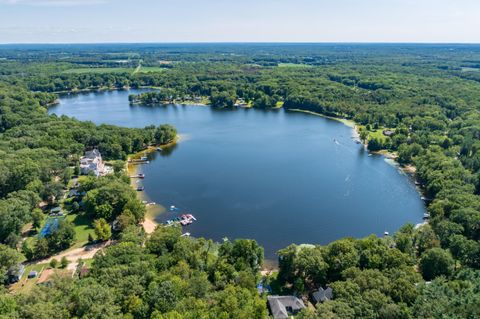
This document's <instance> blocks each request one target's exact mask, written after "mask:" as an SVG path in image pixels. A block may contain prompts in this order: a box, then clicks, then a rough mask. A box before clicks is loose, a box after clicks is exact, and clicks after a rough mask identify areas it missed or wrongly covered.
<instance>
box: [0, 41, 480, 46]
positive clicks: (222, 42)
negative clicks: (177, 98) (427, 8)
mask: <svg viewBox="0 0 480 319" xmlns="http://www.w3.org/2000/svg"><path fill="white" fill-rule="evenodd" d="M113 44H117V45H118V44H121V45H139V44H397V45H401V44H403V45H405V44H418V45H422V44H430V45H480V42H436V41H412V42H408V41H391V42H390V41H164V42H161V41H145V42H128V41H126V42H123V41H104V42H0V46H7V45H19V46H20V45H113Z"/></svg>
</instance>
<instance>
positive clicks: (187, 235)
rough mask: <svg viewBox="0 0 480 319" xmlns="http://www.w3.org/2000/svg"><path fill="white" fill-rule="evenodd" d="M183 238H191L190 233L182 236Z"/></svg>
mask: <svg viewBox="0 0 480 319" xmlns="http://www.w3.org/2000/svg"><path fill="white" fill-rule="evenodd" d="M181 237H190V233H188V232H187V233H185V234H182V236H181Z"/></svg>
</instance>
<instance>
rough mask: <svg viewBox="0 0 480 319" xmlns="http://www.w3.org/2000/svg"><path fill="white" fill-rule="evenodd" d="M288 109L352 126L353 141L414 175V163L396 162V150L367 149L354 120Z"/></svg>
mask: <svg viewBox="0 0 480 319" xmlns="http://www.w3.org/2000/svg"><path fill="white" fill-rule="evenodd" d="M288 111H292V112H300V113H305V114H310V115H314V116H319V117H323V118H326V119H329V120H333V121H337V122H340V123H343V124H344V125H346V126H348V127H350V128H352V138H353V139H354V140H355V141H359V142H360V143H361V144H362V145H363V147H364V148H365V150H367V152H368V153H370V154H374V155H381V156H384V157H385V158H387V159H390V160H393V161H394V162H395V163H396V165H397V166H398V169H399V170H401V171H402V172H404V173H406V174H410V175H415V173H416V172H417V168H416V167H415V166H414V165H411V164H410V165H402V164H400V163H398V162H397V158H398V155H397V153H396V152H390V151H388V150H386V149H384V150H379V151H369V150H368V149H367V146H368V142H365V143H363V142H362V141H361V140H360V131H359V129H358V124H357V123H355V121H353V120H348V119H345V118H341V117H334V116H328V115H324V114H321V113H317V112H313V111H308V110H302V109H289V110H288Z"/></svg>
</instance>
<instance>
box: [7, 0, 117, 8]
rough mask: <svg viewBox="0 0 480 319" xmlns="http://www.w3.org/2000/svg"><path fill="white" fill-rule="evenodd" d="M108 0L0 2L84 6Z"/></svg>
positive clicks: (17, 0)
mask: <svg viewBox="0 0 480 319" xmlns="http://www.w3.org/2000/svg"><path fill="white" fill-rule="evenodd" d="M106 2H108V1H107V0H0V4H2V3H4V4H5V3H6V4H9V5H30V6H52V7H55V6H58V7H68V6H82V5H92V4H101V3H106Z"/></svg>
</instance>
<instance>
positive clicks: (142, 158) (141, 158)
mask: <svg viewBox="0 0 480 319" xmlns="http://www.w3.org/2000/svg"><path fill="white" fill-rule="evenodd" d="M140 160H141V161H146V160H148V157H146V156H142V157H140Z"/></svg>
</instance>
